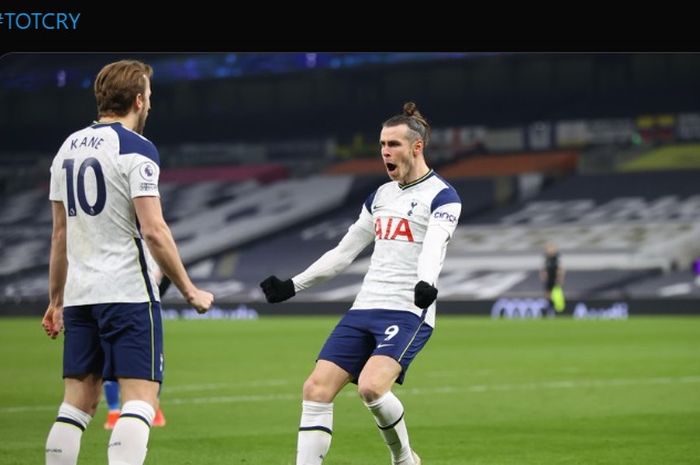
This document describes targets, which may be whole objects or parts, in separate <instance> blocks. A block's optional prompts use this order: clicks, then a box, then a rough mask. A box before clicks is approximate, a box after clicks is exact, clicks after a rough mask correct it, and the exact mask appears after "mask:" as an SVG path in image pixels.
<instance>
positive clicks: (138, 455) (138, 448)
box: [107, 400, 156, 465]
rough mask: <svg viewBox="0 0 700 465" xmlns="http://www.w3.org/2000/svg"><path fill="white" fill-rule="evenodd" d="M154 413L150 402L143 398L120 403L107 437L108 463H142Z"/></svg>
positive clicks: (112, 464) (140, 464) (129, 464)
mask: <svg viewBox="0 0 700 465" xmlns="http://www.w3.org/2000/svg"><path fill="white" fill-rule="evenodd" d="M155 414H156V412H155V410H153V407H152V406H151V404H149V403H148V402H146V401H143V400H130V401H129V402H127V403H125V404H124V405H122V414H121V415H120V416H119V420H117V424H116V425H114V430H113V431H112V435H111V436H110V438H109V446H108V449H107V457H108V458H109V465H142V464H143V461H144V460H145V459H146V450H147V446H148V435H149V433H150V432H151V423H153V417H154V416H155Z"/></svg>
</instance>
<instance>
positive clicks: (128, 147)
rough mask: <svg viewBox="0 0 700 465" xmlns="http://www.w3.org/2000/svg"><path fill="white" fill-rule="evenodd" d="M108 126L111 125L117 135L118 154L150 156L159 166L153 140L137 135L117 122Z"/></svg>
mask: <svg viewBox="0 0 700 465" xmlns="http://www.w3.org/2000/svg"><path fill="white" fill-rule="evenodd" d="M110 126H112V129H114V132H116V133H117V135H118V136H119V155H125V154H128V153H138V154H140V155H143V156H144V157H148V158H150V159H151V160H152V161H153V162H155V163H156V164H157V165H158V166H160V155H158V149H156V146H155V145H153V142H151V141H150V140H148V139H146V138H145V137H141V136H139V135H138V134H136V133H135V132H133V131H129V130H128V129H126V128H125V127H124V126H122V125H121V124H119V123H115V124H113V125H110Z"/></svg>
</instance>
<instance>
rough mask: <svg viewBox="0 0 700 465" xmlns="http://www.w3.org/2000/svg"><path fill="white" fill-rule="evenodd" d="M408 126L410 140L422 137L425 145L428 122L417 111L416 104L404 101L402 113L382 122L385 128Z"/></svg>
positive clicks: (428, 136) (427, 141)
mask: <svg viewBox="0 0 700 465" xmlns="http://www.w3.org/2000/svg"><path fill="white" fill-rule="evenodd" d="M402 124H405V125H406V126H408V133H409V134H408V135H409V138H410V139H411V140H412V141H415V140H418V139H422V140H423V144H424V146H425V147H427V146H428V143H429V142H430V124H428V120H427V119H426V118H425V117H424V116H423V115H422V114H421V112H420V111H418V106H416V104H415V103H414V102H406V103H404V105H403V113H402V114H400V115H394V116H392V117H391V118H389V119H388V120H386V121H384V123H383V124H382V126H383V127H385V128H390V127H393V126H400V125H402Z"/></svg>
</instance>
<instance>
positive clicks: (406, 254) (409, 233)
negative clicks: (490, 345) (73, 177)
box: [352, 170, 462, 326]
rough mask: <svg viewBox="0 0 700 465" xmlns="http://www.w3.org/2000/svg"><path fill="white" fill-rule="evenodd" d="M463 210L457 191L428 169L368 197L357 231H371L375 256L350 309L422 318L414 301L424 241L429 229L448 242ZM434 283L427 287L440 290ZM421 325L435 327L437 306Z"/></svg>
mask: <svg viewBox="0 0 700 465" xmlns="http://www.w3.org/2000/svg"><path fill="white" fill-rule="evenodd" d="M461 210H462V202H461V200H460V198H459V195H458V194H457V191H456V190H455V189H454V188H453V187H452V186H450V185H449V184H448V183H447V182H446V181H445V180H444V179H442V178H441V177H440V176H438V175H437V174H436V173H435V172H434V171H432V170H431V171H430V172H429V173H428V174H426V175H425V176H423V177H422V178H420V179H418V180H416V181H415V182H413V183H411V184H407V185H405V186H400V185H399V183H398V182H394V181H391V182H387V183H386V184H383V185H382V186H380V187H379V188H378V189H377V190H376V191H375V192H374V193H373V194H372V195H370V196H369V197H368V198H367V201H366V202H365V205H364V207H363V208H362V212H361V213H360V217H359V218H358V220H357V222H356V223H355V226H358V227H360V228H362V229H365V230H371V231H374V236H375V237H374V252H373V253H372V258H371V260H370V266H369V271H368V272H367V274H366V275H365V278H364V281H363V283H362V288H361V289H360V293H359V294H358V295H357V297H356V298H355V302H354V303H353V305H352V309H353V310H363V309H364V310H371V309H392V310H408V311H411V312H413V313H415V314H416V315H418V316H422V314H423V310H422V309H420V308H418V307H416V306H415V305H414V303H413V298H414V287H415V285H416V283H417V282H418V281H419V280H420V279H419V277H418V276H419V270H418V257H419V255H420V253H421V250H422V248H423V240H424V238H425V235H426V232H427V231H428V228H441V229H443V230H444V231H445V232H446V233H447V235H446V236H447V239H448V240H449V238H451V237H452V233H453V232H454V230H455V228H456V227H457V222H458V220H459V215H460V212H461ZM443 237H444V235H443ZM440 250H441V256H440V257H435V260H439V265H438V266H437V267H436V269H437V270H438V272H439V269H441V268H442V262H443V261H444V259H445V248H444V247H442V248H441V249H440ZM435 281H436V282H433V283H429V284H432V285H434V286H436V287H438V286H437V276H435ZM425 322H426V323H427V324H429V325H430V326H435V302H433V304H432V305H431V306H430V307H429V308H428V309H427V313H426V315H425Z"/></svg>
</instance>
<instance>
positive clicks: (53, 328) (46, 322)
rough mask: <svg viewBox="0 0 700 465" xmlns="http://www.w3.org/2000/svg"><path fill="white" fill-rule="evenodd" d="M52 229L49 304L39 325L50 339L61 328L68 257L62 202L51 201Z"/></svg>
mask: <svg viewBox="0 0 700 465" xmlns="http://www.w3.org/2000/svg"><path fill="white" fill-rule="evenodd" d="M51 213H52V216H53V231H52V233H51V256H50V259H49V306H48V308H47V309H46V313H45V314H44V318H43V319H42V321H41V325H42V326H43V327H44V331H46V334H47V335H48V336H49V337H50V338H51V339H56V337H57V336H58V335H59V334H60V332H61V331H62V330H63V287H64V285H65V284H66V274H67V272H68V259H67V257H66V210H65V208H64V207H63V203H62V202H51Z"/></svg>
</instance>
